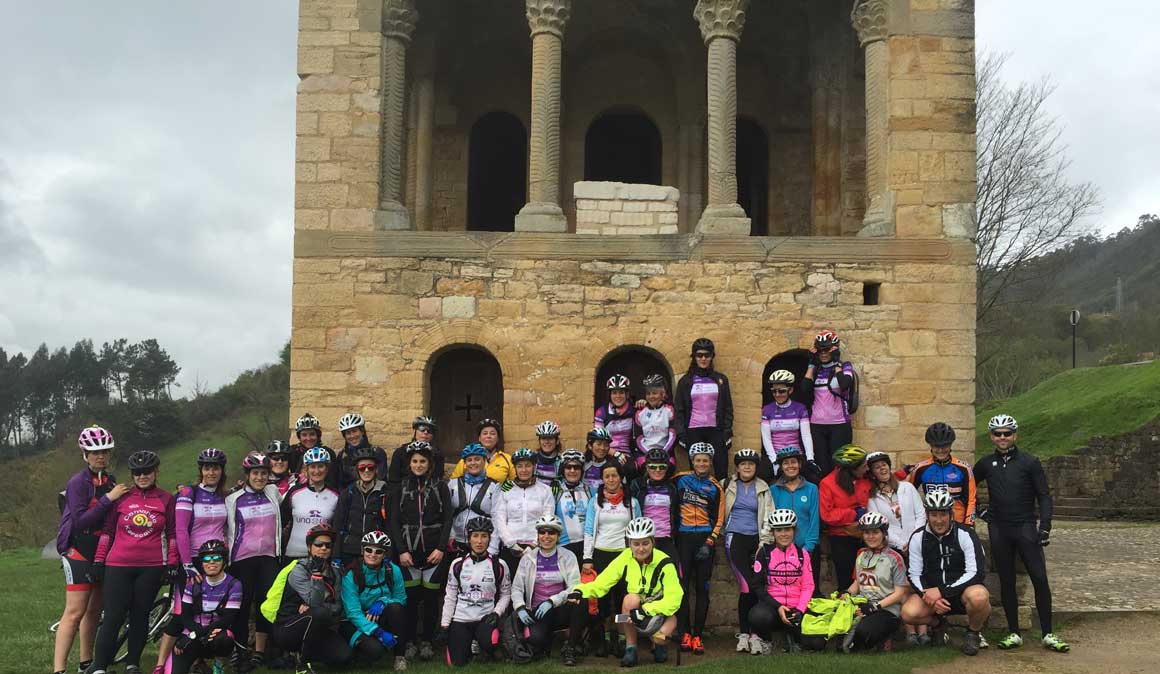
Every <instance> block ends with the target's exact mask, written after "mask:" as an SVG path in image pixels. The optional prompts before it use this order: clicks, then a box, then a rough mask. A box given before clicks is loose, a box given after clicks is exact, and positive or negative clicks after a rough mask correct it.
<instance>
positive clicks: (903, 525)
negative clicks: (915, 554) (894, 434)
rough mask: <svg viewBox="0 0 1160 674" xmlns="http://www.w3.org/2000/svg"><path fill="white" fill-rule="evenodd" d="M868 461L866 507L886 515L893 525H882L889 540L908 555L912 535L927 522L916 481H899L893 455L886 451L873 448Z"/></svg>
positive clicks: (867, 457) (889, 523) (888, 541)
mask: <svg viewBox="0 0 1160 674" xmlns="http://www.w3.org/2000/svg"><path fill="white" fill-rule="evenodd" d="M866 465H867V466H868V467H869V478H870V498H869V500H868V501H867V503H866V510H868V511H869V512H874V513H879V514H880V515H882V516H883V517H885V518H886V523H887V524H888V525H890V526H889V528H887V527H882V528H881V530H882V531H884V532H885V533H886V538H887V540H886V542H887V544H888V545H890V547H892V548H894V549H895V550H897V551H898V552H900V553H901V554H902V555H904V556H905V555H906V553H907V544H908V543H909V542H910V535H911V534H912V533H914V532H915V531H918V530H919V529H921V528H923V527H924V526H926V508H924V507H923V505H922V497H921V496H919V495H918V489H916V488H915V487H914V485H912V484H910V483H909V482H906V481H902V482H899V481H898V478H897V477H896V476H895V475H894V471H893V470H891V466H890V455H889V454H887V453H886V452H870V453H869V454H867V455H866Z"/></svg>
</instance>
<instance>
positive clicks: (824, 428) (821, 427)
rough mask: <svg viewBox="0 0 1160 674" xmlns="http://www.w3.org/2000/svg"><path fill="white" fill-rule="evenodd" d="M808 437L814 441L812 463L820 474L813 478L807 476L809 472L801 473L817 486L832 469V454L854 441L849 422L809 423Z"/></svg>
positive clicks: (852, 430)
mask: <svg viewBox="0 0 1160 674" xmlns="http://www.w3.org/2000/svg"><path fill="white" fill-rule="evenodd" d="M810 436H811V437H812V438H813V439H814V463H817V464H818V468H819V469H820V470H819V472H820V473H821V474H820V475H818V476H817V477H814V476H812V475H809V473H810V472H811V471H803V472H802V476H803V477H805V478H806V479H807V480H809V481H810V482H813V483H814V484H817V483H818V482H821V481H822V478H823V477H825V476H827V475H829V474H830V471H831V470H833V469H834V452H835V451H837V450H838V448H839V447H841V446H842V445H848V444H850V443H851V442H853V441H854V429H853V427H851V426H850V424H849V422H847V423H844V424H815V423H810Z"/></svg>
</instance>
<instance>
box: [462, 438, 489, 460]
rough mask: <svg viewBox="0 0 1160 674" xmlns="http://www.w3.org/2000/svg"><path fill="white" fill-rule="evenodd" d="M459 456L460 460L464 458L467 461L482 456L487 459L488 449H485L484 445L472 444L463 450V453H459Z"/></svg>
mask: <svg viewBox="0 0 1160 674" xmlns="http://www.w3.org/2000/svg"><path fill="white" fill-rule="evenodd" d="M459 456H460V458H464V459H466V458H467V457H469V456H482V457H483V458H485V459H486V458H487V448H485V447H484V446H483V445H481V444H479V443H478V442H470V443H468V444H467V445H466V446H465V447H464V448H463V451H462V452H460V453H459Z"/></svg>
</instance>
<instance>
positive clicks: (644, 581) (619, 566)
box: [568, 517, 685, 667]
mask: <svg viewBox="0 0 1160 674" xmlns="http://www.w3.org/2000/svg"><path fill="white" fill-rule="evenodd" d="M655 534H656V527H655V526H654V524H653V521H652V520H651V519H649V518H647V517H637V518H636V519H634V520H632V521H631V522H629V523H628V527H627V528H626V529H625V538H627V539H628V548H627V549H625V550H624V551H623V552H621V553H620V554H619V555H618V556H617V557H616V558H615V559H613V560H612V562H610V563H609V564H608V566H606V567H605V568H604V570H603V571H601V572H600V575H598V576H596V580H593V581H591V582H588V583H581V584H580V585H578V586H576V589H575V590H573V591H572V593H571V594H569V595H568V601H570V602H572V603H576V604H578V603H580V600H581V599H593V598H600V597H603V596H604V595H606V594H608V593H609V592H610V591H611V590H612V588H613V587H615V586H616V585H617V584H619V583H621V582H622V581H623V582H624V583H625V586H626V587H627V592H628V593H627V594H626V595H625V597H624V601H623V602H622V603H621V605H620V610H621V614H620V615H618V616H617V623H618V624H619V625H620V629H621V631H623V632H624V641H625V644H626V645H625V649H624V657H622V658H621V659H620V666H621V667H635V666H636V645H637V644H636V642H637V638H638V634H643V635H645V636H646V637H651V638H652V639H653V640H654V641H655V642H656V643H655V645H654V647H653V659H654V660H656V661H657V662H664V661H665V660H667V659H668V647H667V646H665V644H664V642H665V641H666V640H668V639H670V638H671V637H672V634H673V632H674V631H675V630H676V628H677V615H676V614H677V610H678V609H680V607H681V599H682V598H684V595H685V592H684V589H683V588H682V587H681V579H680V577H679V576H678V574H677V567H676V564H674V563H673V560H672V559H671V558H670V557H669V556H668V555H666V554H665V553H663V552H661V551H660V550H658V549H656V548H655V547H654V544H655V542H656V541H655ZM583 613H584V612H583V611H577V612H576V613H575V614H573V615H576V614H583ZM624 616H627V617H628V622H624V621H622V620H621V618H622V617H624ZM579 622H580V623H581V624H583V619H581V620H580V621H579ZM573 629H575V626H574V627H573Z"/></svg>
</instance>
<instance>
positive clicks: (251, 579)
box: [230, 556, 278, 648]
mask: <svg viewBox="0 0 1160 674" xmlns="http://www.w3.org/2000/svg"><path fill="white" fill-rule="evenodd" d="M230 575H231V576H233V577H234V578H237V579H238V582H239V583H241V584H242V605H241V607H240V610H239V611H238V617H237V618H236V619H234V625H233V631H234V640H235V641H237V642H238V644H240V645H241V646H242V647H243V648H244V647H246V646H248V645H249V643H250V613H251V611H252V609H255V608H257V605H259V604H261V603H262V602H263V601H265V600H266V593H267V592H269V591H270V586H271V585H273V584H274V578H276V577H277V576H278V560H277V559H275V558H274V557H268V556H259V557H248V558H246V559H242V560H239V561H236V562H234V563H233V564H230ZM252 612H253V613H254V614H255V617H254V631H255V632H257V633H259V634H269V633H270V621H269V620H266V617H265V616H263V615H262V612H261V611H257V610H253V611H252Z"/></svg>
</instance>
